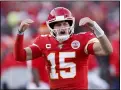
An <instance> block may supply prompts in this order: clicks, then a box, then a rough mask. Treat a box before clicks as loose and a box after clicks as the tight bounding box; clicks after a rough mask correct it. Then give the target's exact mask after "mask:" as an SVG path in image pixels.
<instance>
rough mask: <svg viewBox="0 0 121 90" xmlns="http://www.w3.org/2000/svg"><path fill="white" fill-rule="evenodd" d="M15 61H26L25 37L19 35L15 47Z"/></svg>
mask: <svg viewBox="0 0 121 90" xmlns="http://www.w3.org/2000/svg"><path fill="white" fill-rule="evenodd" d="M14 55H15V60H17V61H25V60H26V51H25V50H24V49H23V35H19V34H18V35H17V38H16V41H15V47H14Z"/></svg>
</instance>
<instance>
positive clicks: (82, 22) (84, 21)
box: [79, 17, 94, 27]
mask: <svg viewBox="0 0 121 90" xmlns="http://www.w3.org/2000/svg"><path fill="white" fill-rule="evenodd" d="M83 25H88V26H90V27H93V25H94V21H93V20H91V19H90V18H89V17H84V18H82V19H80V21H79V26H83Z"/></svg>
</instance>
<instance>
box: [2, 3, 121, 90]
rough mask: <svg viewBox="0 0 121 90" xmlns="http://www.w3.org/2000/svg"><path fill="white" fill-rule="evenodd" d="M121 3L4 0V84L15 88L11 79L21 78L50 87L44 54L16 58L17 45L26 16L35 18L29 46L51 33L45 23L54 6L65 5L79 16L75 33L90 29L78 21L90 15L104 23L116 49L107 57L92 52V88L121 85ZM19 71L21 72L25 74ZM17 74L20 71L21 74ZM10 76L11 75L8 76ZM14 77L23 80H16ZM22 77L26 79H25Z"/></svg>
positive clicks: (26, 39) (32, 85)
mask: <svg viewBox="0 0 121 90" xmlns="http://www.w3.org/2000/svg"><path fill="white" fill-rule="evenodd" d="M119 5H120V2H119V1H49V2H47V1H46V2H43V1H36V2H35V1H16V2H15V1H11V2H7V1H6V2H1V77H2V81H3V83H2V86H3V87H4V88H7V87H8V86H9V88H14V87H15V86H13V85H12V84H10V85H8V86H7V83H8V84H9V82H10V83H13V84H14V83H16V84H17V82H18V84H19V85H18V87H20V88H24V87H23V86H22V85H23V84H21V83H22V82H23V83H25V84H26V86H27V88H29V89H35V88H42V89H44V88H45V89H49V80H48V75H47V73H48V72H47V71H46V67H45V65H46V62H45V60H44V58H43V57H40V58H39V59H37V60H32V61H27V62H16V61H15V59H14V56H13V51H14V50H13V47H14V41H15V39H16V34H17V31H18V29H19V25H20V23H21V21H22V20H24V19H27V18H30V19H32V20H34V23H33V24H32V25H30V27H29V28H28V29H29V30H26V31H25V34H24V47H26V46H28V45H30V44H31V43H32V42H33V40H34V39H35V37H37V36H38V35H39V34H49V30H48V28H47V26H46V24H45V22H46V20H47V17H48V14H49V12H50V11H51V10H52V9H53V8H55V7H58V6H59V7H60V6H61V7H65V8H68V9H69V10H70V11H71V12H72V14H73V16H74V17H75V19H76V22H75V33H79V32H83V31H89V30H90V29H89V28H88V27H86V26H85V27H79V25H78V23H79V20H80V19H81V18H83V17H90V18H91V19H93V20H95V21H96V22H97V23H98V24H99V25H100V26H101V28H102V29H103V30H104V32H105V34H106V35H107V37H108V38H109V40H110V41H111V43H112V46H113V53H112V54H111V55H109V56H103V57H99V56H97V57H95V56H92V55H90V57H89V75H88V79H89V88H90V89H119V77H120V75H119V68H120V66H119V64H120V63H119V62H120V61H119ZM23 68H26V69H27V70H26V69H23ZM11 69H12V70H11ZM24 70H25V71H24ZM11 71H12V72H13V73H14V75H13V74H12V73H11ZM18 71H20V72H21V73H20V74H21V75H20V74H19V73H18ZM22 72H24V73H22ZM25 72H26V73H25ZM29 72H31V73H29ZM15 73H16V74H15ZM6 75H7V76H6ZM15 75H17V76H18V78H17V77H16V76H15ZM3 76H4V77H3ZM8 76H9V77H10V78H11V79H8ZM12 77H14V79H15V78H16V79H19V80H18V81H16V80H14V79H13V78H12ZM27 77H28V78H27ZM25 78H26V79H25ZM22 79H23V80H25V81H21V80H22ZM19 82H20V83H19ZM16 86H17V85H16ZM3 87H2V88H3ZM18 87H15V88H18Z"/></svg>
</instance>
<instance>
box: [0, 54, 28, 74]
mask: <svg viewBox="0 0 121 90" xmlns="http://www.w3.org/2000/svg"><path fill="white" fill-rule="evenodd" d="M19 66H23V67H26V66H27V65H26V62H18V61H16V60H15V58H14V56H13V53H8V54H7V55H6V57H5V59H4V60H3V63H2V65H1V70H2V72H3V71H4V70H6V69H9V68H11V67H19Z"/></svg>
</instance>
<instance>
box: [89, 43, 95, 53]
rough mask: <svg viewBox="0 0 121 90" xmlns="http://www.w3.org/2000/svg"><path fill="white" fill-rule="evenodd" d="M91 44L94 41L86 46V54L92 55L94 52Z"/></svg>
mask: <svg viewBox="0 0 121 90" xmlns="http://www.w3.org/2000/svg"><path fill="white" fill-rule="evenodd" d="M93 45H94V43H91V44H89V45H88V47H87V50H88V54H92V55H94V54H95V53H94V49H93Z"/></svg>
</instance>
